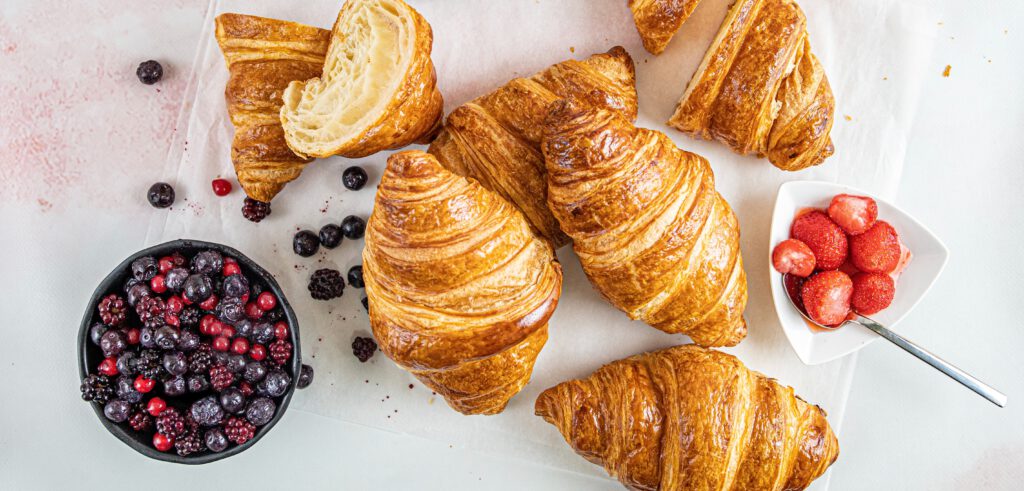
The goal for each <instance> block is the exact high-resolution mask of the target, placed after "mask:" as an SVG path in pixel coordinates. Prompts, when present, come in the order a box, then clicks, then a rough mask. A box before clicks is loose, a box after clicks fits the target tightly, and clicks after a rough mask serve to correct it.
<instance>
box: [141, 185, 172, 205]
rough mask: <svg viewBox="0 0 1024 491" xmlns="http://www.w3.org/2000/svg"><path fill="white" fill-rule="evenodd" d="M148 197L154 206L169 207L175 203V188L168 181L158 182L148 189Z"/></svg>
mask: <svg viewBox="0 0 1024 491" xmlns="http://www.w3.org/2000/svg"><path fill="white" fill-rule="evenodd" d="M146 199H148V200H149V204H151V205H153V208H167V207H168V206H171V205H173V204H174V188H172V187H171V185H170V184H167V183H166V182H158V183H156V184H153V185H152V186H150V187H149V191H146Z"/></svg>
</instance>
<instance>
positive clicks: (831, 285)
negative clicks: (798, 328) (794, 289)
mask: <svg viewBox="0 0 1024 491" xmlns="http://www.w3.org/2000/svg"><path fill="white" fill-rule="evenodd" d="M852 294H853V281H851V280H850V277H849V276H847V275H846V273H843V272H842V271H822V272H820V273H817V274H815V275H814V276H811V277H810V278H808V280H807V281H806V282H804V285H803V289H802V292H801V298H802V299H803V302H804V309H806V311H807V315H808V316H810V318H811V319H814V321H815V322H817V323H819V324H822V325H825V326H838V325H840V324H842V323H843V322H844V321H845V320H846V316H847V315H849V314H850V296H851V295H852Z"/></svg>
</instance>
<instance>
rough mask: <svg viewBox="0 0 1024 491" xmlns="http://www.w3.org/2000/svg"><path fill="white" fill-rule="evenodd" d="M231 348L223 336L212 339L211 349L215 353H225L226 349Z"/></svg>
mask: <svg viewBox="0 0 1024 491" xmlns="http://www.w3.org/2000/svg"><path fill="white" fill-rule="evenodd" d="M230 346H231V340H230V339H228V338H227V337H225V336H217V337H215V338H213V343H212V344H211V347H212V348H213V349H214V350H217V351H227V350H228V347H230Z"/></svg>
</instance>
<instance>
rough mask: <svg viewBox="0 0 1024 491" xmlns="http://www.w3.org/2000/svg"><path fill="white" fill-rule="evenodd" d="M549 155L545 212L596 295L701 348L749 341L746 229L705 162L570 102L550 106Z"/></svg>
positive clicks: (661, 137) (614, 116)
mask: <svg viewBox="0 0 1024 491" xmlns="http://www.w3.org/2000/svg"><path fill="white" fill-rule="evenodd" d="M543 149H544V157H545V159H546V161H547V169H548V205H549V206H550V207H551V211H552V212H553V213H554V215H555V218H557V219H558V222H559V223H560V224H561V225H562V230H564V231H565V232H566V233H567V234H569V236H570V237H572V239H573V248H574V249H575V250H576V254H577V255H578V256H579V258H580V263H581V264H582V265H583V271H584V272H585V273H586V274H587V277H588V278H589V279H590V281H591V283H593V285H594V286H595V287H596V288H597V291H598V292H600V293H601V294H602V295H603V296H604V297H605V298H607V299H608V300H609V301H610V302H611V303H612V304H613V305H615V306H616V307H618V308H619V309H620V310H622V311H624V312H626V313H627V314H628V315H629V317H630V318H632V319H642V320H643V321H644V322H647V323H648V324H650V325H652V326H654V327H656V328H658V329H661V330H662V331H665V332H668V333H684V334H687V335H689V336H690V338H691V339H692V340H693V341H694V342H695V343H697V344H699V345H701V346H732V345H735V344H736V343H739V342H740V340H742V339H743V337H744V336H745V335H746V332H747V328H746V323H745V322H744V320H743V315H742V314H743V309H744V307H745V306H746V303H747V279H746V274H745V273H744V271H743V259H742V257H741V256H740V246H739V237H740V231H739V224H738V223H737V220H736V216H735V215H734V214H733V211H732V209H731V208H730V207H729V204H728V203H726V201H725V199H724V198H722V196H721V195H719V194H718V192H716V191H715V177H714V174H713V173H712V171H711V167H710V166H709V165H708V162H707V160H705V159H704V158H703V157H701V156H699V155H695V154H692V153H689V152H685V151H683V150H680V149H679V148H677V147H676V146H675V145H674V144H673V143H672V140H670V139H669V138H668V137H667V136H665V135H664V134H662V133H660V132H658V131H653V130H648V129H643V128H637V127H635V126H633V124H632V123H630V122H629V121H627V120H626V119H625V118H623V117H622V116H620V115H618V114H616V113H614V112H611V111H608V110H606V109H595V108H588V107H585V106H583V105H581V104H578V103H576V102H574V101H570V100H562V101H558V102H555V103H553V104H552V107H551V109H550V112H549V114H548V117H547V120H546V122H545V126H544V144H543Z"/></svg>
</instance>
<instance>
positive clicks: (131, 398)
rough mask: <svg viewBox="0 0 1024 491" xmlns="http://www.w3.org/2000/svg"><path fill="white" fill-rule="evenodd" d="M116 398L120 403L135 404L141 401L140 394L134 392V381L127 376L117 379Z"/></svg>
mask: <svg viewBox="0 0 1024 491" xmlns="http://www.w3.org/2000/svg"><path fill="white" fill-rule="evenodd" d="M117 397H118V398H119V399H121V400H122V401H125V402H128V403H131V404H135V403H137V402H139V401H141V400H142V392H139V391H137V390H135V381H133V380H132V378H131V377H129V376H127V375H122V376H120V377H118V378H117Z"/></svg>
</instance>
